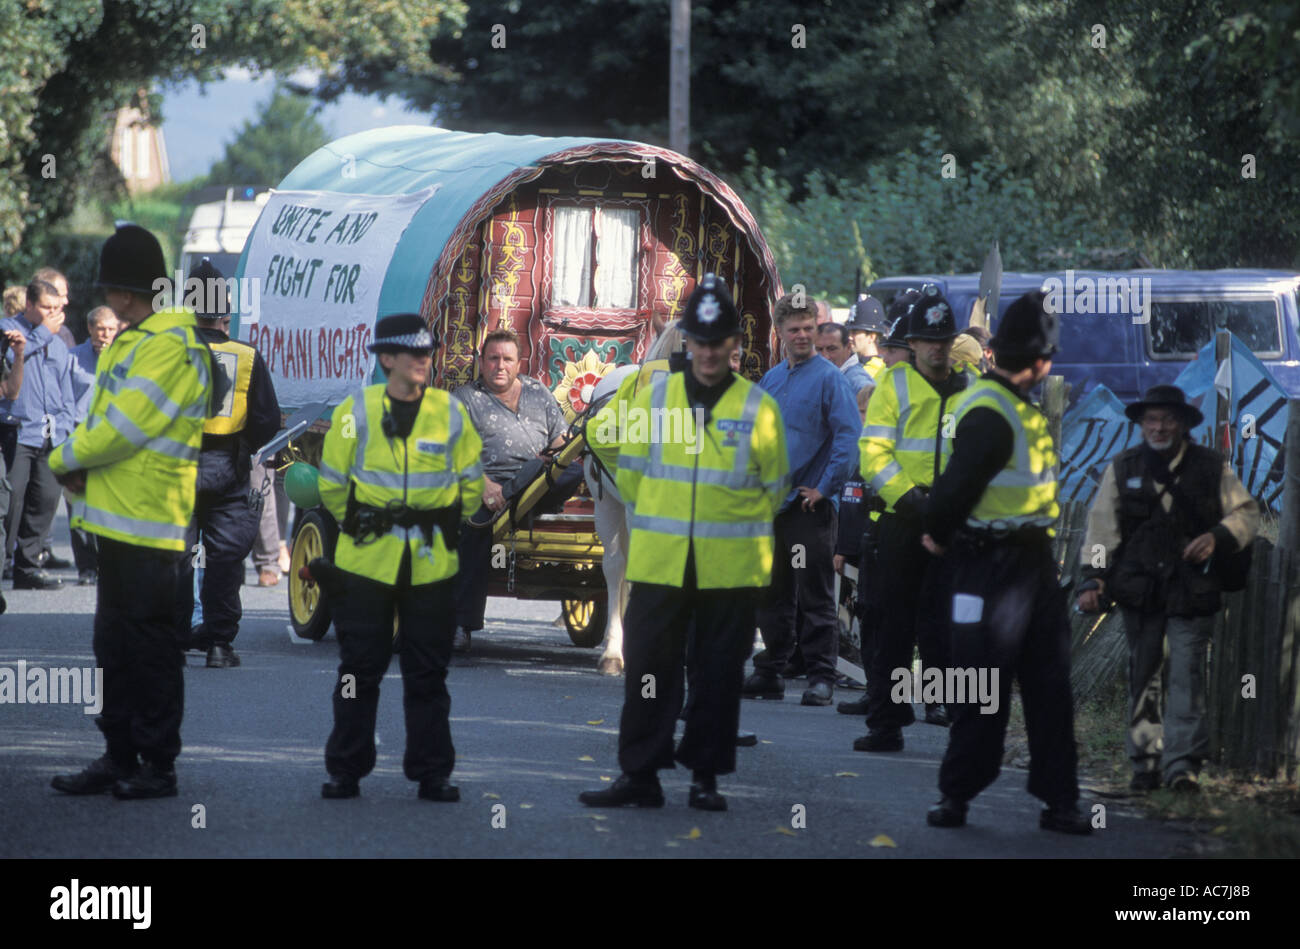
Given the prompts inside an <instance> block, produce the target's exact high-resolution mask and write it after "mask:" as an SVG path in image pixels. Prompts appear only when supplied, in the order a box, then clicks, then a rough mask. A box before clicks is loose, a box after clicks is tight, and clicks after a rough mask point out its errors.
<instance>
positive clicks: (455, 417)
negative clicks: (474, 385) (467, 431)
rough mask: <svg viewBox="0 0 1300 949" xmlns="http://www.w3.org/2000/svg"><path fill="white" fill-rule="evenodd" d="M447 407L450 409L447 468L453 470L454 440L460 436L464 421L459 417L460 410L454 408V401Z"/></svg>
mask: <svg viewBox="0 0 1300 949" xmlns="http://www.w3.org/2000/svg"><path fill="white" fill-rule="evenodd" d="M447 408H448V409H449V410H450V414H449V416H448V419H449V421H450V423H451V424H450V426H449V431H448V433H447V470H448V471H455V470H456V459H455V457H454V452H455V451H456V441H457V440H458V439H459V438H460V433H461V431H462V430H463V428H464V425H465V423H464V421H463V420H462V419H461V417H460V410H459V409H457V408H456V402H455V401H452V402H451V404H450V405H448V406H447Z"/></svg>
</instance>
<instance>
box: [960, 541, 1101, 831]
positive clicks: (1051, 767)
mask: <svg viewBox="0 0 1300 949" xmlns="http://www.w3.org/2000/svg"><path fill="white" fill-rule="evenodd" d="M950 557H951V564H952V570H953V585H952V597H951V599H950V600H949V602H950V604H951V608H952V613H951V614H950V615H951V617H952V664H953V666H954V667H956V668H960V669H970V668H975V669H977V670H987V674H988V675H989V676H990V679H989V681H990V682H991V681H992V680H991V674H992V672H993V670H996V671H997V673H998V691H997V702H998V704H997V711H996V712H991V713H990V714H984V712H982V711H981V705H980V704H979V703H978V702H975V701H970V700H968V701H966V702H963V703H956V704H952V705H950V706H949V709H948V711H949V713H950V715H951V716H952V727H951V728H950V729H949V733H948V750H947V752H946V753H945V754H944V756H943V765H942V766H941V767H940V769H939V790H940V792H942V793H943V794H944V795H945V796H947V797H952V798H956V799H957V800H959V801H969V800H970V799H971V798H973V797H974V796H975V795H976V794H978V793H979V792H980V791H982V790H984V788H986V787H988V786H989V785H990V784H992V783H993V781H994V779H995V778H997V776H998V771H999V770H1000V769H1001V767H1002V753H1003V739H1004V737H1005V735H1006V729H1007V714H1008V713H1009V711H1010V708H1011V679H1012V676H1015V677H1016V678H1017V679H1019V681H1020V701H1021V703H1022V705H1023V707H1024V713H1025V729H1026V731H1028V733H1029V759H1030V761H1029V793H1030V794H1032V795H1034V796H1035V797H1037V798H1040V799H1041V800H1043V801H1045V802H1046V803H1047V804H1049V805H1052V806H1056V805H1061V804H1073V803H1074V802H1075V801H1077V800H1078V799H1079V783H1078V779H1077V775H1076V764H1077V759H1076V752H1075V745H1074V706H1073V703H1072V700H1071V696H1070V622H1069V617H1068V616H1067V614H1066V593H1065V591H1064V590H1063V589H1061V585H1060V583H1059V581H1058V580H1057V574H1056V561H1055V559H1054V558H1053V557H1052V549H1051V545H1050V542H1049V541H1048V540H1047V538H1046V536H1045V535H1044V536H1043V537H1042V538H1040V539H1036V540H1033V541H1031V542H1027V543H1025V542H1021V543H1014V542H1006V541H1004V542H993V543H987V544H980V545H973V544H969V543H966V542H963V541H961V540H960V539H959V540H958V541H956V542H955V543H954V545H953V548H952V551H951V554H950Z"/></svg>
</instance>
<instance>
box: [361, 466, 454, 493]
mask: <svg viewBox="0 0 1300 949" xmlns="http://www.w3.org/2000/svg"><path fill="white" fill-rule="evenodd" d="M352 480H354V481H356V482H357V483H358V484H368V485H370V486H371V487H375V488H391V489H393V490H395V491H400V490H401V489H402V487H403V486H406V487H409V488H450V487H452V486H453V485H455V484H456V481H457V480H458V476H457V474H456V472H454V471H412V472H409V473H407V474H405V475H404V474H402V473H401V472H400V471H366V470H361V471H354V472H352Z"/></svg>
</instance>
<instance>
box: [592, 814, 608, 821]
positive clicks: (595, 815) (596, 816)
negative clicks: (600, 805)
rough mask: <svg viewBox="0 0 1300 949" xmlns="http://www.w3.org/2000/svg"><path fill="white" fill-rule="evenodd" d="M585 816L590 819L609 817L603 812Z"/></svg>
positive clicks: (605, 818)
mask: <svg viewBox="0 0 1300 949" xmlns="http://www.w3.org/2000/svg"><path fill="white" fill-rule="evenodd" d="M587 816H588V817H590V818H591V819H592V820H609V818H608V817H606V816H605V815H604V814H588V815H587Z"/></svg>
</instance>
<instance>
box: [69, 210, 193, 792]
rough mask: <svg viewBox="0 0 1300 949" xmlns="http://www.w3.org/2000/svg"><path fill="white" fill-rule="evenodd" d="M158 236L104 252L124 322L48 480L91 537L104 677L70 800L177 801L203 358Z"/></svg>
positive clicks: (139, 231)
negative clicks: (95, 755)
mask: <svg viewBox="0 0 1300 949" xmlns="http://www.w3.org/2000/svg"><path fill="white" fill-rule="evenodd" d="M166 274H167V267H166V262H165V261H164V260H163V252H162V247H161V246H160V245H159V243H158V240H157V238H155V237H154V236H153V235H152V234H150V233H149V232H148V231H146V230H145V229H144V228H142V227H139V226H137V225H135V224H125V225H122V226H120V227H119V228H118V229H117V231H116V232H115V233H114V234H113V236H112V237H110V238H109V239H108V240H107V241H105V242H104V247H103V249H102V250H101V252H100V256H99V280H98V285H99V286H101V287H103V288H104V298H105V301H106V302H107V303H108V305H109V306H110V307H111V308H112V309H113V312H114V313H115V314H116V315H117V318H118V319H119V320H121V321H122V322H123V323H125V324H126V328H125V329H123V330H122V331H121V332H120V333H119V334H118V335H117V337H116V338H115V339H114V340H113V342H112V343H111V344H110V345H109V346H108V348H107V349H105V350H104V352H102V353H101V354H100V356H99V361H98V363H97V365H96V371H97V378H96V382H95V388H94V391H93V393H92V395H91V398H90V409H89V415H88V416H87V418H86V420H85V421H84V422H82V423H81V424H80V425H78V426H77V428H76V430H75V431H73V433H72V435H71V436H70V437H69V438H68V439H67V441H65V442H63V443H62V444H61V445H59V446H57V447H56V448H55V449H54V452H53V454H51V456H50V469H51V470H52V471H53V472H54V474H55V475H56V476H57V477H58V479H59V482H60V483H61V484H62V485H63V486H64V487H65V488H67V489H68V492H69V493H70V494H71V495H73V497H74V501H73V512H72V526H73V527H74V528H78V527H79V528H83V529H85V530H86V531H89V532H90V533H92V534H95V535H97V545H98V548H99V595H98V599H97V601H96V605H95V638H94V649H95V661H96V663H97V665H99V666H100V667H101V668H103V670H104V698H103V703H104V707H103V711H102V713H101V714H100V715H99V717H98V718H97V719H96V722H95V723H96V724H97V725H98V726H99V728H100V730H101V731H102V732H103V733H104V739H105V742H106V744H107V746H108V747H107V753H106V754H105V755H104V756H103V757H102V758H99V759H98V760H96V761H95V762H93V763H92V764H91V765H90V766H89V767H88V768H86V769H85V770H83V771H81V772H80V773H78V774H70V775H59V776H57V777H55V778H54V780H53V782H52V784H53V786H54V788H55V789H56V790H59V791H63V792H64V793H66V794H97V793H101V792H103V791H107V790H109V789H110V788H111V789H112V791H113V794H114V796H116V797H119V798H128V799H129V798H152V797H170V796H174V795H175V794H176V772H175V770H174V762H175V759H176V757H177V756H178V755H179V754H180V751H181V716H182V712H183V707H184V679H183V677H182V672H181V670H182V668H183V667H184V664H185V659H184V654H183V653H182V652H181V641H180V639H178V637H177V635H176V634H177V630H176V593H177V589H178V586H179V584H180V578H181V571H182V570H183V568H184V563H185V562H186V561H187V560H188V559H189V558H190V556H192V554H191V552H190V540H189V531H190V522H191V520H192V519H193V517H194V497H195V481H196V478H197V475H198V462H199V451H200V447H201V445H202V440H203V423H204V419H205V418H207V416H208V414H209V411H210V407H211V398H212V392H213V379H214V368H213V365H212V354H211V353H210V352H209V351H208V348H207V346H206V345H205V344H204V342H203V341H202V340H201V339H199V337H198V333H197V328H196V327H195V325H194V314H193V312H191V311H190V310H188V309H185V308H184V307H180V306H177V307H172V308H169V309H159V310H155V306H156V304H157V303H159V302H161V301H162V300H163V299H165V298H166V297H167V296H169V295H170V294H169V290H170V281H168V279H167V276H166Z"/></svg>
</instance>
